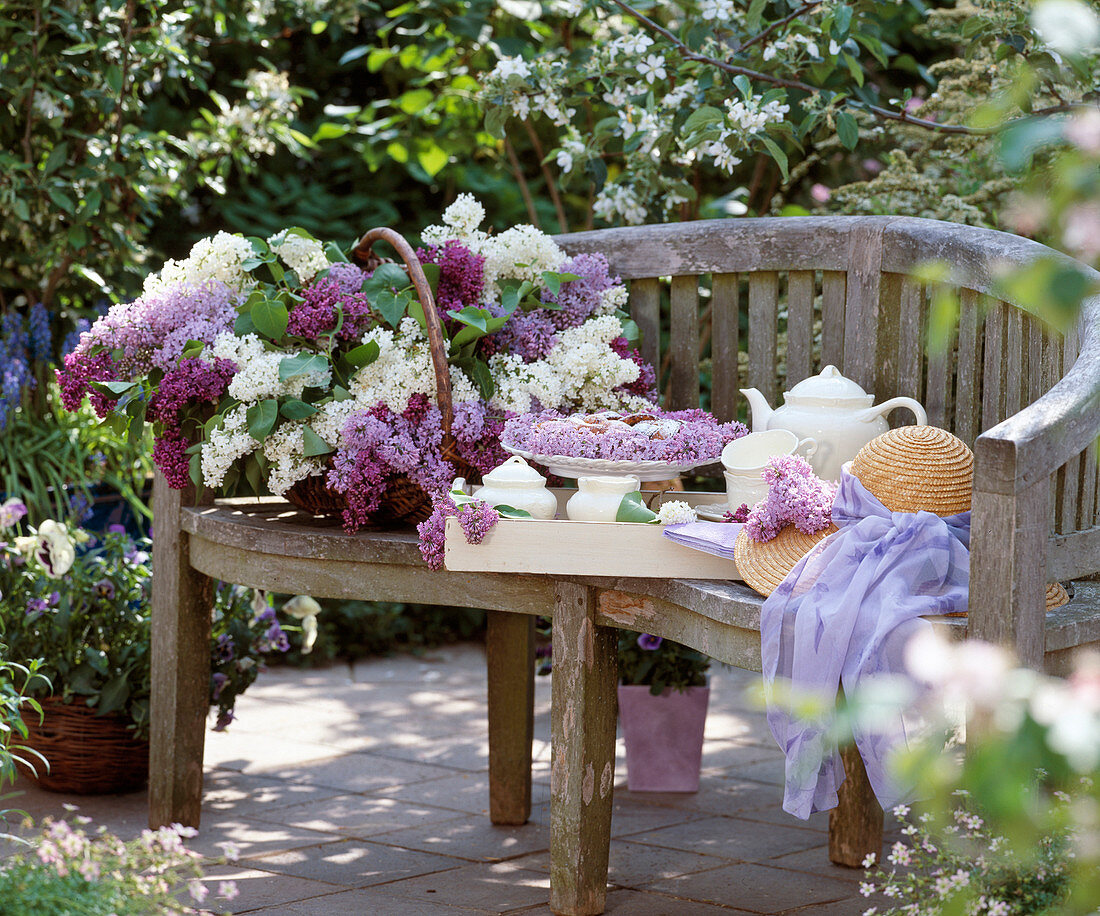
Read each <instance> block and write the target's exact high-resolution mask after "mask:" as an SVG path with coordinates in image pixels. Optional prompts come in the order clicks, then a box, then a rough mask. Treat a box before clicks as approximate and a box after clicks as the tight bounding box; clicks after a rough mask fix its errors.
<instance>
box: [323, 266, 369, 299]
mask: <svg viewBox="0 0 1100 916" xmlns="http://www.w3.org/2000/svg"><path fill="white" fill-rule="evenodd" d="M325 277H326V278H327V279H329V280H332V281H333V282H334V283H335V284H336V285H337V286H338V287H339V288H340V292H342V293H361V292H362V291H363V281H364V280H365V279H366V278H367V273H366V271H364V270H363V268H361V267H360V266H359V265H358V264H351V263H349V262H347V261H344V262H342V263H339V264H333V265H332V266H331V267H330V268H329V269H328V270H327V271H325Z"/></svg>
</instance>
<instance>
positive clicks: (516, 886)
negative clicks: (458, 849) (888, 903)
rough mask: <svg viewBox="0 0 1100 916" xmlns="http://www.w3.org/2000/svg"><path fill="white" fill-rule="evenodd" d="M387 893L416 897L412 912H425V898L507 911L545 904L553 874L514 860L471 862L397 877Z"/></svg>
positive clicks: (411, 898) (410, 911)
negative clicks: (422, 874)
mask: <svg viewBox="0 0 1100 916" xmlns="http://www.w3.org/2000/svg"><path fill="white" fill-rule="evenodd" d="M386 893H388V894H394V895H398V896H401V897H404V898H406V899H408V900H410V901H414V902H413V903H412V904H411V905H410V909H409V910H408V913H409V914H410V916H411V914H414V913H419V912H421V911H420V909H419V908H418V907H419V904H420V903H421V902H423V901H430V902H433V903H434V902H436V901H438V900H445V901H447V903H448V904H451V905H454V906H464V907H469V908H471V909H478V908H480V909H482V910H487V911H489V912H491V913H506V912H509V911H511V910H517V909H521V908H523V907H531V906H534V905H536V904H544V903H546V902H547V901H548V900H549V899H550V876H549V875H547V874H544V873H542V872H537V871H529V870H527V869H522V868H517V867H515V866H514V865H513V864H512V863H510V862H498V863H494V864H491V865H488V864H487V865H467V866H465V867H463V868H455V869H451V870H450V871H446V872H441V873H439V874H436V875H429V876H426V877H421V878H410V879H408V880H405V881H395V882H394V883H393V884H387V885H386Z"/></svg>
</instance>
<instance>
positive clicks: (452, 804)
mask: <svg viewBox="0 0 1100 916" xmlns="http://www.w3.org/2000/svg"><path fill="white" fill-rule="evenodd" d="M401 765H402V766H406V765H410V766H411V765H412V764H401ZM531 793H532V802H533V803H535V804H537V803H539V802H542V801H546V800H548V799H549V796H550V787H549V785H547V784H545V783H534V784H532V787H531ZM375 794H378V795H384V796H386V797H387V798H398V799H402V800H403V801H409V802H420V803H422V804H425V805H434V806H436V807H439V808H450V809H451V810H454V811H462V812H466V813H468V814H482V815H485V816H488V813H489V776H488V774H487V773H456V774H453V775H450V776H447V777H445V778H442V779H433V780H431V781H430V782H418V783H416V784H415V785H402V786H393V787H390V788H386V789H380V790H379V791H378V792H377V793H375Z"/></svg>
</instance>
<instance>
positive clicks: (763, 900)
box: [649, 863, 852, 914]
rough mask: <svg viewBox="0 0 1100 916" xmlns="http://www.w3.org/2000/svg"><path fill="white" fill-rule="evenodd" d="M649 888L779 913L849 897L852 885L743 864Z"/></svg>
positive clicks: (692, 898) (815, 910) (759, 910)
mask: <svg viewBox="0 0 1100 916" xmlns="http://www.w3.org/2000/svg"><path fill="white" fill-rule="evenodd" d="M649 888H650V889H652V890H658V891H663V892H665V893H668V894H673V895H675V896H678V897H686V898H688V899H691V900H701V901H704V902H707V903H715V904H719V905H721V906H731V907H736V908H739V909H743V910H749V911H750V912H753V913H764V914H778V913H785V912H786V911H787V910H791V909H795V908H796V907H806V906H809V905H810V904H813V905H815V908H814V909H812V910H808V911H807V912H813V913H815V914H816V913H817V912H818V910H817V909H816V905H819V904H824V903H832V902H835V901H842V900H850V899H851V898H852V887H851V885H849V884H848V883H846V882H844V881H834V880H831V879H829V878H823V877H821V876H819V875H807V874H803V873H801V872H795V871H787V870H786V869H781V868H771V867H769V866H766V865H755V864H751V863H744V864H740V865H727V866H724V867H722V868H714V869H711V870H710V871H704V872H699V873H698V874H694V875H685V876H683V877H680V878H671V879H667V880H662V881H657V882H654V883H653V884H651V885H649Z"/></svg>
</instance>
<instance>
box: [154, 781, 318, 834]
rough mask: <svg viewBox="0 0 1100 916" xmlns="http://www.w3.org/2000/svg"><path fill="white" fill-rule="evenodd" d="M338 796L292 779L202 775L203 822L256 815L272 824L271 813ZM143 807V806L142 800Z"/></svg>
mask: <svg viewBox="0 0 1100 916" xmlns="http://www.w3.org/2000/svg"><path fill="white" fill-rule="evenodd" d="M338 794H339V793H338V790H336V789H329V788H327V787H325V786H311V785H308V784H306V783H303V782H298V781H295V780H293V779H273V778H271V777H269V776H264V775H259V774H256V775H253V774H251V773H239V772H237V771H236V770H223V769H208V770H207V771H206V773H204V774H203V791H202V812H203V819H204V821H205V820H209V819H210V817H211V815H212V814H215V813H216V812H227V813H230V814H233V815H242V814H259V815H260V816H261V817H263V819H264V820H271V817H270V816H269V815H270V814H271V813H272V812H273V811H274V810H281V809H283V808H286V807H293V806H295V805H298V804H303V803H309V804H318V803H322V802H323V801H324V800H325V799H327V798H332V797H334V796H336V795H338ZM142 803H143V806H144V803H145V798H144V796H143V797H142ZM283 823H286V822H285V821H284V822H283Z"/></svg>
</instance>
